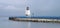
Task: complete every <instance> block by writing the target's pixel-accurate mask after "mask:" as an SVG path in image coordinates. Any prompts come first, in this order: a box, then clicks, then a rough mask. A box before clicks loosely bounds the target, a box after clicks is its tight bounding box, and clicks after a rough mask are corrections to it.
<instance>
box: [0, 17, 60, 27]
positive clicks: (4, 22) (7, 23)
mask: <svg viewBox="0 0 60 28" xmlns="http://www.w3.org/2000/svg"><path fill="white" fill-rule="evenodd" d="M8 19H9V17H0V28H60V24H59V23H40V22H17V21H11V20H8Z"/></svg>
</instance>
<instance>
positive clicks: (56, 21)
mask: <svg viewBox="0 0 60 28" xmlns="http://www.w3.org/2000/svg"><path fill="white" fill-rule="evenodd" d="M9 20H13V21H24V22H43V23H60V20H58V19H39V18H38V19H35V18H15V17H14V18H13V17H10V18H9Z"/></svg>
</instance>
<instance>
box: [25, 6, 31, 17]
mask: <svg viewBox="0 0 60 28" xmlns="http://www.w3.org/2000/svg"><path fill="white" fill-rule="evenodd" d="M25 15H26V16H30V9H29V7H26V10H25Z"/></svg>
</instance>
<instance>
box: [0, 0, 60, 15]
mask: <svg viewBox="0 0 60 28" xmlns="http://www.w3.org/2000/svg"><path fill="white" fill-rule="evenodd" d="M26 6H29V7H30V10H31V13H32V14H33V13H34V15H35V16H60V13H59V12H60V0H0V16H25V8H26Z"/></svg>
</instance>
